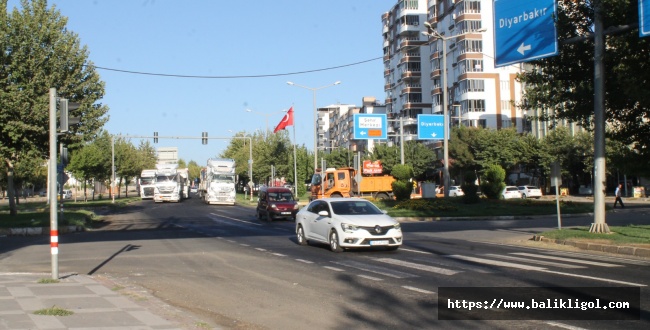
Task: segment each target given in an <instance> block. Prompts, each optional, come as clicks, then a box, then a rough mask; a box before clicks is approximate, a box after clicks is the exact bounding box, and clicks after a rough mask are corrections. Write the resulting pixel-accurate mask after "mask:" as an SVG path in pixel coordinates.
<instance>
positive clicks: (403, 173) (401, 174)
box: [390, 164, 413, 181]
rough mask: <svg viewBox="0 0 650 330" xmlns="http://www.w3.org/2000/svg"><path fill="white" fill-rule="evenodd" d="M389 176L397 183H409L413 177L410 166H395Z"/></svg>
mask: <svg viewBox="0 0 650 330" xmlns="http://www.w3.org/2000/svg"><path fill="white" fill-rule="evenodd" d="M390 175H392V176H393V177H394V178H395V180H397V181H409V180H410V179H411V178H412V177H413V168H411V166H410V165H402V164H399V165H395V166H393V170H392V171H391V172H390Z"/></svg>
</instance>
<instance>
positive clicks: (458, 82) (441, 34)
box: [381, 0, 530, 143]
mask: <svg viewBox="0 0 650 330" xmlns="http://www.w3.org/2000/svg"><path fill="white" fill-rule="evenodd" d="M492 17H493V7H492V1H491V0H400V1H398V2H397V4H396V5H395V6H394V7H393V8H392V9H391V10H389V11H388V12H386V13H384V14H383V15H382V18H381V19H382V23H383V30H382V33H383V55H384V57H383V58H384V78H385V84H384V89H385V91H386V100H385V103H386V113H387V114H388V117H389V118H390V119H398V118H402V125H403V126H402V127H403V132H402V134H399V135H395V136H394V137H392V139H393V140H394V141H395V142H397V143H401V141H399V139H400V137H403V139H404V141H410V140H416V139H417V116H418V115H419V114H443V112H444V109H443V104H444V102H443V97H444V96H445V95H446V97H447V112H448V115H449V117H450V118H449V120H450V123H451V125H452V126H458V125H464V126H473V127H484V128H496V129H500V128H506V127H516V129H517V130H518V131H519V132H522V131H523V129H524V127H525V125H524V121H523V119H524V116H523V113H522V111H521V109H518V108H517V107H516V106H515V105H516V104H517V102H519V101H520V99H521V93H522V89H521V85H520V84H519V83H518V82H517V81H516V80H515V77H516V74H517V73H518V72H520V70H521V69H522V66H520V65H519V64H517V65H510V66H506V67H501V68H495V66H494V58H493V54H494V42H493V40H494V35H493V33H494V28H493V19H492ZM423 32H426V33H427V34H428V35H425V34H423ZM430 32H433V33H430ZM443 47H444V48H443ZM444 66H446V67H444ZM398 125H399V124H398V122H397V121H393V122H392V126H393V129H394V130H395V131H399V126H398ZM529 126H530V125H529Z"/></svg>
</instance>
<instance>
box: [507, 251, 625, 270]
mask: <svg viewBox="0 0 650 330" xmlns="http://www.w3.org/2000/svg"><path fill="white" fill-rule="evenodd" d="M511 254H514V255H518V256H526V257H534V258H542V259H551V260H560V261H567V262H573V263H576V264H585V265H592V266H602V267H622V266H621V265H614V264H607V263H604V262H597V261H587V260H578V259H573V258H562V257H554V256H545V255H541V254H532V253H525V252H514V253H511Z"/></svg>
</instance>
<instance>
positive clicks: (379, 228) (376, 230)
mask: <svg viewBox="0 0 650 330" xmlns="http://www.w3.org/2000/svg"><path fill="white" fill-rule="evenodd" d="M375 233H377V234H381V227H379V226H375Z"/></svg>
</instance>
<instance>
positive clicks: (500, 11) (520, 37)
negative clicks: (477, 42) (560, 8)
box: [494, 0, 558, 67]
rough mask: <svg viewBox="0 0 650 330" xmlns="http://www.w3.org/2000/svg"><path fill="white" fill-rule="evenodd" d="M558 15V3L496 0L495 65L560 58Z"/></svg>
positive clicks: (539, 0) (551, 1)
mask: <svg viewBox="0 0 650 330" xmlns="http://www.w3.org/2000/svg"><path fill="white" fill-rule="evenodd" d="M555 13H556V3H555V0H532V1H522V0H495V1H494V53H495V54H494V58H495V66H496V67H501V66H506V65H511V64H515V63H520V62H527V61H532V60H536V59H540V58H544V57H549V56H554V55H557V54H558V43H557V30H556V29H555V24H554V22H553V18H554V17H555Z"/></svg>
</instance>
